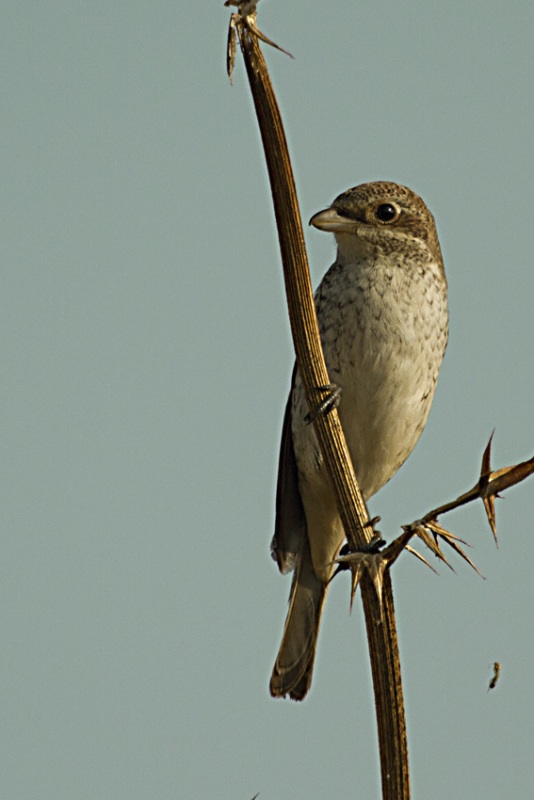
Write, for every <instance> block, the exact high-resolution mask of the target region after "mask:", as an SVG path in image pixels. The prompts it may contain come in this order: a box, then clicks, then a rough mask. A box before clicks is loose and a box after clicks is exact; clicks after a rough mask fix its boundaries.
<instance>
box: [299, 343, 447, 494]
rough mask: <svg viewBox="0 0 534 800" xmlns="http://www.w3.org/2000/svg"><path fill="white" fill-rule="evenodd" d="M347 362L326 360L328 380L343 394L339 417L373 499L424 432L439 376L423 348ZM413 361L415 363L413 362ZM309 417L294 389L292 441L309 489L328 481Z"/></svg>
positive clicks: (351, 355) (353, 354)
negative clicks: (306, 420)
mask: <svg viewBox="0 0 534 800" xmlns="http://www.w3.org/2000/svg"><path fill="white" fill-rule="evenodd" d="M376 352H377V351H376V350H374V351H373V348H369V351H368V352H366V353H364V354H363V355H362V353H361V352H358V351H357V349H356V350H355V348H351V350H350V351H349V352H348V358H341V359H340V358H336V357H334V358H333V359H329V358H328V352H327V353H326V356H327V363H328V362H329V361H333V362H334V363H333V364H332V363H330V364H328V366H329V374H330V379H331V381H332V382H333V383H335V384H337V385H338V386H339V387H340V388H341V399H340V405H339V409H338V411H339V416H340V420H341V424H342V426H343V431H344V433H345V437H346V440H347V445H348V448H349V451H350V454H351V458H352V461H353V464H354V468H355V471H356V475H357V478H358V482H359V484H360V488H361V490H362V492H363V494H364V496H365V497H367V498H368V497H371V496H372V495H373V494H375V492H377V491H378V490H379V489H380V488H381V487H382V486H383V485H384V484H385V483H387V481H389V479H390V478H391V477H392V476H393V475H394V474H395V472H396V471H397V470H398V469H399V467H400V466H401V465H402V464H403V462H404V461H405V460H406V458H407V457H408V456H409V454H410V453H411V451H412V450H413V448H414V447H415V445H416V443H417V440H418V439H419V436H420V435H421V432H422V430H423V428H424V425H425V422H426V419H427V417H428V413H429V411H430V406H431V403H432V398H433V395H434V389H435V384H436V378H437V374H434V371H433V370H432V369H431V368H430V367H429V359H428V358H427V355H429V354H427V353H426V352H425V348H424V347H423V348H422V349H421V350H418V352H417V353H416V354H414V353H410V352H403V353H401V352H397V351H395V349H390V348H387V347H386V348H384V347H382V348H381V350H380V355H376ZM414 356H415V357H414ZM306 411H307V406H306V403H305V399H304V395H303V392H302V385H301V383H300V380H297V383H296V385H295V398H294V413H293V435H294V445H295V455H296V458H297V463H298V466H299V472H300V474H301V476H302V478H303V479H304V480H306V482H307V483H308V484H309V485H310V488H311V486H313V485H314V484H316V485H317V489H319V488H320V486H319V484H321V483H323V482H324V481H325V480H328V478H327V476H326V475H325V469H324V466H323V463H322V456H321V454H320V450H319V446H318V442H317V439H316V436H315V433H314V431H313V428H312V426H305V425H304V424H303V422H302V420H303V418H304V416H305V414H306Z"/></svg>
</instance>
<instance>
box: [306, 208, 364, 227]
mask: <svg viewBox="0 0 534 800" xmlns="http://www.w3.org/2000/svg"><path fill="white" fill-rule="evenodd" d="M357 224H358V223H357V220H354V219H349V217H342V216H341V214H339V213H338V212H337V211H336V209H335V208H332V207H330V208H325V210H324V211H319V213H318V214H314V215H313V217H312V218H311V220H310V225H313V226H314V228H319V230H320V231H328V232H329V233H356V226H357Z"/></svg>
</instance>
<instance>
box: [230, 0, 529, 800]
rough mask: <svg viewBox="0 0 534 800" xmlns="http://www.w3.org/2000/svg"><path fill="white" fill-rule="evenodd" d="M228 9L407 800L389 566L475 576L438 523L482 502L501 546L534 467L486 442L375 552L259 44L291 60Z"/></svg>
mask: <svg viewBox="0 0 534 800" xmlns="http://www.w3.org/2000/svg"><path fill="white" fill-rule="evenodd" d="M225 5H227V6H230V5H234V6H237V9H238V10H237V12H236V13H233V14H232V16H231V19H230V27H229V36H228V51H227V69H228V74H229V76H230V78H231V76H232V71H233V67H234V60H235V53H236V38H237V39H238V40H239V43H240V47H241V51H242V54H243V58H244V62H245V67H246V70H247V76H248V80H249V84H250V88H251V92H252V97H253V100H254V106H255V110H256V115H257V118H258V123H259V127H260V132H261V136H262V142H263V147H264V152H265V158H266V161H267V168H268V172H269V179H270V184H271V192H272V197H273V204H274V210H275V217H276V224H277V229H278V237H279V242H280V250H281V255H282V262H283V267H284V279H285V286H286V294H287V301H288V308H289V317H290V322H291V330H292V335H293V341H294V345H295V353H296V357H297V364H298V369H299V371H300V374H301V377H302V382H303V385H304V388H305V391H306V397H307V401H308V406H309V408H310V412H311V418H312V419H313V424H314V427H315V430H316V433H317V438H318V440H319V444H320V447H321V451H322V454H323V457H324V461H325V464H326V466H327V469H328V474H329V476H330V478H331V481H332V485H333V487H334V491H335V494H336V498H337V503H338V508H339V513H340V517H341V520H342V522H343V526H344V529H345V533H346V537H347V541H348V544H349V548H350V551H351V552H350V553H349V555H347V556H340V557H339V558H338V561H339V564H340V567H341V568H343V567H344V568H348V569H350V570H351V573H352V588H351V604H352V600H353V598H354V595H355V592H356V588H357V586H358V584H359V585H360V589H361V595H362V602H363V607H364V613H365V621H366V628H367V638H368V642H369V654H370V659H371V668H372V675H373V686H374V692H375V707H376V715H377V724H378V738H379V746H380V764H381V775H382V797H383V798H384V800H408V798H409V796H410V782H409V772H408V748H407V740H406V721H405V714H404V703H403V695H402V684H401V671H400V660H399V653H398V642H397V633H396V623H395V612H394V606H393V591H392V585H391V576H390V567H391V566H392V565H393V563H394V562H395V561H396V559H397V558H398V556H399V555H400V553H401V552H402V551H403V550H404V549H406V550H409V551H410V552H412V553H414V554H415V555H417V557H418V558H420V559H421V560H422V561H424V562H425V563H426V564H427V565H428V566H430V564H428V561H427V560H426V559H425V558H424V557H423V556H422V555H420V554H419V553H417V552H416V551H415V550H413V548H411V546H410V545H409V542H410V540H411V539H412V538H413V537H414V536H418V537H419V538H420V539H421V540H422V541H423V543H424V544H425V545H426V546H427V547H428V548H429V549H430V550H431V551H432V552H433V553H434V554H435V555H436V556H437V557H438V558H439V559H440V560H441V561H443V562H444V563H445V564H447V566H450V564H449V562H448V560H447V559H446V557H445V555H444V554H443V551H442V550H441V547H440V543H439V542H440V540H441V541H442V542H444V543H445V544H448V545H449V546H450V547H451V548H452V549H453V550H454V551H455V552H457V553H458V554H459V555H460V556H461V557H462V558H464V559H465V560H466V561H467V562H468V563H469V564H470V566H472V567H473V568H474V569H475V570H476V566H475V565H474V563H473V562H472V561H471V560H470V559H469V558H468V556H467V555H466V554H465V552H464V551H463V549H462V548H461V546H460V545H461V544H463V545H467V542H465V541H464V540H462V539H460V538H459V537H457V536H455V535H454V534H452V533H450V532H449V531H447V530H446V529H445V528H443V527H442V526H441V525H439V524H438V522H437V518H438V516H439V515H442V514H445V513H446V512H448V511H451V510H452V509H454V508H458V507H459V506H461V505H465V504H466V503H469V502H472V501H473V500H475V499H478V498H480V499H482V501H483V503H484V507H485V510H486V514H487V517H488V521H489V523H490V526H491V530H492V533H493V535H494V538H495V542H496V543H497V532H496V522H495V497H498V496H499V495H498V493H499V492H500V491H504V489H507V488H509V487H510V486H513V485H515V484H517V483H519V482H521V481H522V480H524V479H525V478H526V477H528V476H529V475H531V474H532V473H533V472H534V458H532V459H529V460H528V461H525V462H522V463H521V464H517V465H515V466H512V467H506V468H504V469H500V470H497V471H496V472H493V471H492V470H491V467H490V453H491V439H490V441H489V443H488V446H487V448H486V450H485V452H484V456H483V459H482V468H481V474H480V478H479V481H478V482H477V484H476V485H475V486H474V487H473V488H472V489H470V490H469V491H468V492H466V493H465V494H463V495H461V496H460V497H458V498H457V499H456V500H453V501H451V502H449V503H446V504H444V505H442V506H439V507H438V508H435V509H432V510H431V511H429V512H428V513H427V514H425V515H424V517H422V518H421V519H419V520H416V521H415V522H412V523H410V524H408V525H405V526H403V533H402V534H401V535H400V536H399V537H398V538H397V539H395V540H394V541H393V542H392V543H391V544H390V545H389V546H388V547H387V548H386V549H385V550H383V551H382V552H375V551H374V550H373V549H370V548H369V543H370V542H371V540H372V539H373V535H374V532H373V527H372V522H371V521H370V519H369V514H368V511H367V507H366V505H365V502H364V499H363V497H362V495H361V492H360V490H359V487H358V483H357V480H356V476H355V474H354V470H353V467H352V462H351V459H350V455H349V453H348V449H347V445H346V442H345V437H344V435H343V431H342V429H341V425H340V422H339V417H338V414H337V411H336V409H335V408H333V409H332V410H331V411H329V413H328V414H323V413H316V412H317V410H318V409H320V408H321V406H322V403H323V402H324V400H325V398H328V395H329V390H328V388H327V387H329V385H330V380H329V377H328V373H327V369H326V365H325V362H324V357H323V353H322V348H321V341H320V336H319V330H318V326H317V318H316V314H315V303H314V300H313V292H312V287H311V281H310V275H309V268H308V260H307V255H306V249H305V244H304V236H303V232H302V221H301V216H300V210H299V206H298V200H297V194H296V189H295V182H294V178H293V171H292V168H291V163H290V159H289V153H288V148H287V142H286V138H285V134H284V129H283V125H282V120H281V116H280V111H279V108H278V105H277V102H276V98H275V95H274V91H273V88H272V84H271V81H270V78H269V74H268V71H267V66H266V64H265V61H264V58H263V55H262V52H261V50H260V47H259V43H258V40H261V41H263V42H265V43H267V44H269V45H271V46H273V47H276V48H277V49H278V50H282V52H284V53H287V51H286V50H283V48H281V47H279V46H278V45H276V44H275V43H274V42H272V41H271V40H270V39H268V38H267V37H266V36H265V35H264V34H263V33H261V31H259V29H258V27H257V24H256V0H227V2H226V3H225ZM288 55H290V54H288ZM431 568H432V567H431ZM451 569H452V567H451ZM476 571H477V572H478V570H476Z"/></svg>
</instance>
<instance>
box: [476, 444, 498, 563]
mask: <svg viewBox="0 0 534 800" xmlns="http://www.w3.org/2000/svg"><path fill="white" fill-rule="evenodd" d="M494 434H495V428H494V429H493V432H492V434H491V436H490V438H489V442H488V444H487V446H486V449H485V450H484V455H483V456H482V465H481V467H480V480H479V482H478V487H479V491H480V496H481V498H482V502H483V503H484V509H485V511H486V516H487V518H488V522H489V525H490V528H491V532H492V534H493V538H494V539H495V546H496V547H497V549H498V547H499V542H498V539H497V523H496V519H495V495H493V494H486V491H487V488H488V484H489V482H490V478H491V444H492V441H493V436H494Z"/></svg>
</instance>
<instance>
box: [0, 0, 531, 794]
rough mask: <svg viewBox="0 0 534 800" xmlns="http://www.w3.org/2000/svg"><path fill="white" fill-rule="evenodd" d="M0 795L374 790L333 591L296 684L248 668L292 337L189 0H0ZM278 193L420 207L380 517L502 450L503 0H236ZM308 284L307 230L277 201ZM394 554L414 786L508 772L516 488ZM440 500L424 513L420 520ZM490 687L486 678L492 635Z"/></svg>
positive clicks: (508, 122) (514, 226) (521, 444)
mask: <svg viewBox="0 0 534 800" xmlns="http://www.w3.org/2000/svg"><path fill="white" fill-rule="evenodd" d="M0 17H1V20H0V22H1V26H0V28H1V31H2V34H1V35H2V46H1V48H0V53H1V55H0V58H1V60H2V69H1V81H2V83H3V97H4V112H3V115H2V116H3V123H2V128H3V130H2V156H3V180H2V185H3V193H2V194H3V213H2V250H3V257H2V274H1V292H0V306H1V308H0V342H1V347H0V357H1V363H2V382H1V401H0V426H1V428H0V430H1V436H2V452H3V459H2V480H1V482H0V515H1V517H0V519H1V526H0V609H1V612H0V642H1V646H0V696H1V698H2V699H1V713H0V795H1V796H2V798H6V800H34V799H35V800H107V799H108V798H109V800H145V799H146V798H150V800H171V799H172V800H174V799H175V798H180V800H181V799H182V798H183V799H184V800H193V799H194V800H203V798H210V799H211V798H217V800H218V799H219V798H220V799H221V800H251V798H252V797H253V795H254V794H256V792H260V797H259V800H300V798H303V799H304V798H305V800H323V798H332V797H339V798H359V799H360V800H367V799H368V798H377V797H379V771H378V760H377V754H376V749H377V747H376V733H375V722H374V712H373V706H372V694H371V686H370V675H369V666H368V661H367V649H366V642H365V634H364V627H363V622H362V615H361V608H360V605H359V603H357V604H356V607H355V610H354V611H353V614H352V616H351V617H349V614H348V601H349V581H348V579H347V578H346V577H345V576H342V577H340V578H339V579H337V580H336V582H335V584H334V586H333V587H332V591H331V593H330V596H329V599H328V603H327V609H326V614H325V619H324V624H323V627H322V631H321V637H320V644H319V653H318V659H317V665H316V670H315V676H314V684H313V688H312V692H311V694H310V696H309V698H308V699H307V700H306V701H305V702H304V703H303V704H301V705H296V704H293V703H290V702H288V701H286V702H283V701H274V700H272V699H271V698H270V697H269V695H268V688H267V687H268V679H269V675H270V670H271V667H272V663H273V660H274V657H275V653H276V650H277V647H278V644H279V638H280V634H281V630H282V625H283V620H284V616H285V611H286V604H287V596H288V592H289V581H288V579H287V578H283V577H281V576H280V575H279V574H278V572H277V570H276V567H275V565H274V564H273V563H272V562H271V559H270V556H269V541H270V538H271V535H272V527H273V516H274V511H273V509H274V484H275V471H276V464H277V458H278V439H279V433H280V426H281V420H282V412H283V407H284V404H285V399H286V393H287V389H288V385H289V377H290V373H291V369H292V358H293V356H292V347H291V341H290V336H289V329H288V323H287V320H286V311H285V300H284V295H283V282H282V277H281V269H280V263H279V256H278V251H277V239H276V231H275V227H274V222H273V214H272V210H271V206H270V197H269V190H268V185H267V180H266V173H265V168H264V164H263V160H262V158H263V157H262V152H261V149H260V146H259V136H258V133H257V128H256V122H255V119H254V117H253V112H252V104H251V100H250V97H249V94H248V88H247V85H246V80H245V75H244V69H243V66H242V63H241V59H240V57H239V55H238V59H237V64H236V70H235V76H234V86H233V87H231V86H230V84H229V82H228V79H227V77H226V75H225V41H226V26H227V21H228V18H229V13H228V10H227V9H225V8H224V7H223V5H222V1H221V2H217V3H215V2H211V3H207V2H204V3H202V4H200V3H184V2H150V3H149V2H140V1H139V0H128V2H125V1H124V0H122V2H113V3H109V2H107V3H104V2H100V1H99V0H95V1H94V2H91V3H82V2H75V1H74V0H69V2H66V1H65V0H56V2H47V3H42V2H39V3H38V2H13V1H12V0H5V2H4V4H3V7H2V11H1V12H0ZM259 23H260V27H261V28H263V29H264V30H265V32H266V33H267V34H268V35H269V36H271V37H272V38H273V39H274V40H275V41H277V42H279V43H280V44H281V45H282V46H284V47H286V48H288V49H289V50H291V51H292V53H293V54H294V55H295V60H294V61H293V60H291V59H289V58H287V57H286V56H284V55H283V54H281V53H278V52H275V51H274V50H271V49H269V48H267V50H266V57H267V59H268V64H269V66H270V69H271V72H272V77H273V80H274V83H275V87H276V90H277V93H278V97H279V100H280V104H281V107H282V111H283V114H284V120H285V124H286V128H287V133H288V138H289V142H290V147H291V153H292V156H293V159H294V168H295V173H296V177H297V183H298V190H299V195H300V202H301V207H302V213H303V216H304V219H305V220H307V219H308V218H309V217H310V216H311V215H312V214H313V213H315V212H316V211H318V210H319V209H321V208H323V207H325V205H327V204H328V203H329V202H330V201H331V200H332V199H333V198H334V197H335V196H336V195H337V194H339V193H340V192H341V191H343V190H344V189H347V188H348V187H350V186H354V185H356V184H358V183H361V182H363V181H367V180H373V179H390V180H395V181H398V182H400V183H404V184H406V185H408V186H410V187H411V188H413V189H415V190H416V191H417V192H419V193H420V194H421V195H422V197H423V198H424V199H425V201H426V202H427V203H428V205H429V206H430V208H431V209H432V211H433V212H434V214H435V216H436V219H437V223H438V228H439V233H440V239H441V243H442V249H443V253H444V258H445V263H446V269H447V274H448V278H449V286H450V311H451V337H450V344H449V348H448V352H447V354H446V358H445V363H444V366H443V370H442V374H441V378H440V382H439V384H438V391H437V395H436V399H435V402H434V408H433V411H432V413H431V415H430V419H429V422H428V425H427V429H426V431H425V433H424V435H423V437H422V439H421V441H420V443H419V445H418V447H417V449H416V451H415V452H414V454H413V455H412V457H411V458H410V459H409V461H408V462H407V463H406V465H405V466H404V467H403V469H402V470H401V472H400V473H399V474H398V475H397V476H396V477H395V478H394V480H393V481H392V482H391V483H390V484H389V485H388V486H387V487H386V488H385V489H384V490H383V491H382V492H381V493H380V494H379V495H378V496H377V497H376V498H374V499H373V501H372V503H371V511H372V513H373V514H380V515H381V516H382V520H383V521H382V523H381V526H380V527H381V530H382V532H383V533H384V535H385V536H386V537H387V538H392V537H393V536H394V535H396V533H397V532H398V530H399V527H400V525H401V524H402V523H403V522H407V521H410V520H412V519H414V518H416V517H417V516H419V515H420V514H421V513H422V512H424V511H425V510H426V509H428V508H429V507H431V506H432V505H434V504H436V503H438V502H442V501H444V500H447V499H450V498H451V497H454V496H455V495H456V494H459V493H460V492H462V491H464V490H465V489H467V488H468V487H470V486H471V485H472V484H473V483H474V482H475V480H476V477H477V474H478V469H479V463H480V458H481V455H482V452H483V449H484V447H485V444H486V442H487V439H488V437H489V435H490V433H491V431H492V430H493V428H496V434H495V439H494V463H495V465H496V466H503V465H506V464H510V463H512V462H513V461H514V460H519V459H521V458H525V457H527V456H529V455H531V454H532V453H533V452H534V424H533V400H532V398H533V393H534V359H533V356H532V342H533V341H534V315H533V313H532V305H533V298H534V268H533V266H534V265H533V262H534V259H533V252H534V224H533V222H532V219H533V213H534V199H533V194H532V189H533V187H534V159H533V158H532V142H533V141H534V110H533V107H534V106H533V102H532V92H533V86H534V41H533V33H532V32H533V30H534V6H533V5H532V3H531V2H514V0H512V1H511V2H508V3H506V4H504V3H497V2H491V0H490V1H489V2H488V0H486V2H480V1H479V0H474V1H473V2H471V3H468V4H466V3H464V2H458V0H453V2H450V3H444V4H438V3H428V2H422V0H421V1H420V2H416V1H415V0H406V2H401V3H400V2H398V1H397V2H394V1H393V0H385V1H384V2H382V3H369V2H367V3H365V2H348V1H347V0H345V1H343V0H338V2H336V3H329V4H328V3H327V4H325V3H320V2H318V0H309V2H306V3H304V2H300V3H298V2H282V1H281V0H262V3H260V5H259ZM306 235H307V241H308V244H309V251H310V260H311V263H312V272H313V279H314V283H317V281H318V280H319V279H320V276H321V275H322V273H323V272H324V271H325V269H326V268H327V266H328V265H329V264H330V262H331V260H332V258H333V255H334V246H333V240H332V238H331V237H330V236H327V235H325V234H321V233H319V232H318V231H315V230H308V229H307V233H306ZM497 514H498V521H499V529H500V549H499V550H498V551H497V550H496V549H495V547H494V545H493V541H492V537H491V534H490V532H489V528H488V527H487V525H486V523H485V520H484V515H483V512H482V510H481V508H473V509H466V510H464V511H461V512H457V513H455V514H454V515H451V517H450V518H447V524H449V525H450V526H452V529H453V531H454V532H455V533H457V534H458V535H460V536H463V537H465V538H467V539H468V540H469V541H470V542H471V543H472V544H473V545H474V549H473V551H472V553H471V555H472V557H473V558H474V559H475V561H476V563H477V565H478V566H479V568H480V570H481V571H482V572H483V573H484V574H485V575H486V576H487V580H485V581H483V580H481V579H480V578H478V577H477V576H476V575H475V573H473V572H472V571H471V570H469V568H468V567H466V566H464V565H463V564H462V563H459V562H458V561H457V560H455V561H454V565H455V567H456V568H457V574H456V575H455V574H453V573H451V572H450V571H449V570H447V569H446V568H441V569H440V573H441V574H440V576H439V577H436V576H435V575H433V574H432V573H431V572H430V570H427V569H426V568H424V567H423V566H421V565H420V564H419V563H418V562H417V561H416V560H415V559H413V558H412V557H410V556H409V555H405V556H403V557H402V558H401V560H400V562H399V563H398V564H397V566H396V568H395V571H394V585H395V596H396V605H397V609H398V616H399V632H400V643H401V654H402V660H403V668H404V682H405V695H406V703H407V713H408V734H409V745H410V756H411V769H412V778H413V788H414V791H413V796H414V798H415V799H416V800H417V798H420V799H421V800H426V799H427V798H432V800H450V798H469V800H502V798H504V797H513V798H514V799H515V800H529V799H530V797H531V796H532V786H533V783H534V774H533V773H534V767H533V758H532V737H533V723H532V720H533V718H534V697H533V690H532V686H533V670H534V645H533V642H532V608H533V604H534V590H533V581H532V577H531V564H532V563H533V560H534V536H533V535H532V518H533V515H534V482H530V483H528V482H527V483H525V484H523V485H522V486H521V487H520V488H519V489H515V490H513V491H511V492H509V493H508V494H507V496H506V499H505V500H502V501H500V502H499V503H498V507H497ZM443 521H444V522H445V520H443ZM495 660H499V661H501V662H502V665H503V670H502V677H501V681H500V684H499V686H498V688H497V689H496V690H495V691H494V692H492V693H489V694H488V693H487V692H486V688H487V684H488V681H489V678H490V675H491V665H492V663H493V661H495Z"/></svg>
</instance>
